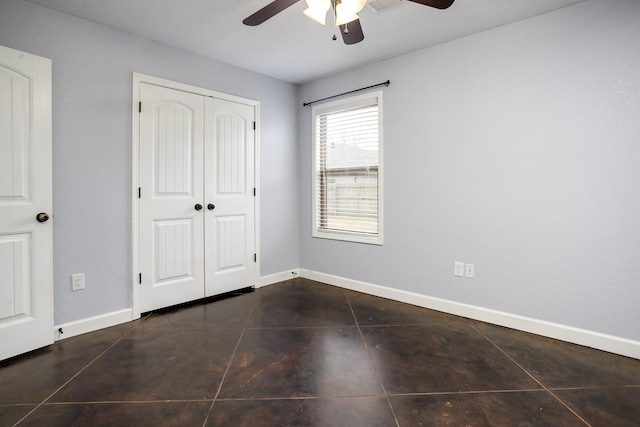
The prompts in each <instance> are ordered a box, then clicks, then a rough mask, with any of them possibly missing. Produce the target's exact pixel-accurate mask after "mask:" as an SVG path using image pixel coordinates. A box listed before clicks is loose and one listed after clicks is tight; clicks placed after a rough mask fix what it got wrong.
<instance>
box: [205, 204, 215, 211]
mask: <svg viewBox="0 0 640 427" xmlns="http://www.w3.org/2000/svg"><path fill="white" fill-rule="evenodd" d="M215 208H216V205H214V204H213V203H209V204H208V205H207V209H209V210H210V211H212V210H214V209H215Z"/></svg>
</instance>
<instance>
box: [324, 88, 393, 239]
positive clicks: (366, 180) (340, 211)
mask: <svg viewBox="0 0 640 427" xmlns="http://www.w3.org/2000/svg"><path fill="white" fill-rule="evenodd" d="M379 104H380V103H379V96H374V97H372V96H371V95H368V96H365V97H355V98H350V99H348V100H346V101H341V102H340V101H339V102H337V103H332V104H331V105H329V106H326V105H325V106H319V107H318V108H316V109H314V122H315V132H314V133H315V138H314V139H315V141H314V142H315V161H314V163H315V171H314V175H315V176H314V180H315V185H314V223H315V224H314V236H316V237H329V238H338V239H341V240H353V241H361V242H367V243H381V237H382V236H381V223H380V217H381V216H380V206H381V203H380V201H381V186H380V178H381V167H380V166H381V151H380V147H381V138H380V135H381V132H380V113H381V111H380V105H379Z"/></svg>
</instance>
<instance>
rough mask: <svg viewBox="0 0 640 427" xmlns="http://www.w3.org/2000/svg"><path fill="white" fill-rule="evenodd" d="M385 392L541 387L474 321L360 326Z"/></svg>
mask: <svg viewBox="0 0 640 427" xmlns="http://www.w3.org/2000/svg"><path fill="white" fill-rule="evenodd" d="M362 332H363V334H364V337H365V340H366V342H367V345H368V346H369V351H370V352H371V354H372V356H373V360H374V363H375V365H376V369H377V370H378V372H379V375H380V377H381V378H382V383H383V385H384V386H385V389H386V391H387V392H388V393H423V392H434V391H448V392H456V391H461V390H462V391H470V390H523V389H536V388H540V387H539V385H538V384H537V383H536V382H535V381H533V380H532V379H531V378H530V377H529V376H528V375H527V374H526V373H525V372H523V371H522V370H521V369H520V368H518V367H517V366H516V365H515V364H514V363H513V362H512V361H510V360H509V359H508V358H507V357H505V356H504V355H503V354H502V353H501V352H500V351H499V350H497V349H496V348H495V347H494V346H493V345H492V344H491V343H489V342H488V341H487V340H486V339H484V338H483V337H482V336H481V335H480V334H478V333H477V332H476V331H475V330H474V329H473V328H472V327H470V326H467V327H461V326H460V325H446V324H439V325H420V326H389V327H363V328H362Z"/></svg>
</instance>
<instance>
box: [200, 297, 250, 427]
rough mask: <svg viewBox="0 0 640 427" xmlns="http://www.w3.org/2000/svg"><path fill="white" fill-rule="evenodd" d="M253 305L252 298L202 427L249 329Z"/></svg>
mask: <svg viewBox="0 0 640 427" xmlns="http://www.w3.org/2000/svg"><path fill="white" fill-rule="evenodd" d="M255 305H256V303H255V300H254V301H253V305H252V306H251V310H249V314H248V315H247V318H246V319H245V320H244V325H242V332H241V333H240V336H239V337H238V341H237V342H236V346H235V347H234V349H233V352H232V353H231V357H229V363H227V367H226V369H225V370H224V373H223V374H222V378H221V379H220V384H219V385H218V390H216V394H215V395H214V396H213V400H212V401H211V405H210V406H209V410H208V411H207V416H206V417H204V421H203V422H202V427H205V426H206V425H207V421H209V415H211V411H212V410H213V407H214V405H215V404H216V401H217V400H218V396H219V395H220V391H221V390H222V385H223V384H224V380H225V379H226V378H227V373H228V372H229V369H231V364H232V363H233V359H235V357H236V353H237V351H238V347H240V342H241V341H242V338H243V337H244V333H245V332H246V330H247V329H249V328H247V323H248V322H249V319H251V316H253V310H254V309H255Z"/></svg>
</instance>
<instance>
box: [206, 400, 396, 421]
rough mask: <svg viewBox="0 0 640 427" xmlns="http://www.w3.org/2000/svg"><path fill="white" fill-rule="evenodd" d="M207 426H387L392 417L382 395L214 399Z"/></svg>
mask: <svg viewBox="0 0 640 427" xmlns="http://www.w3.org/2000/svg"><path fill="white" fill-rule="evenodd" d="M207 426H210V427H214V426H216V427H220V426H234V427H289V426H291V427H293V426H296V427H298V426H314V427H323V426H326V427H337V426H349V427H378V426H379V427H390V426H395V421H394V419H393V415H392V413H391V409H390V408H389V403H388V402H387V400H386V399H385V398H384V397H349V398H341V399H297V400H241V401H221V402H216V403H215V405H214V406H213V410H212V412H211V414H210V415H209V420H208V424H207Z"/></svg>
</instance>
